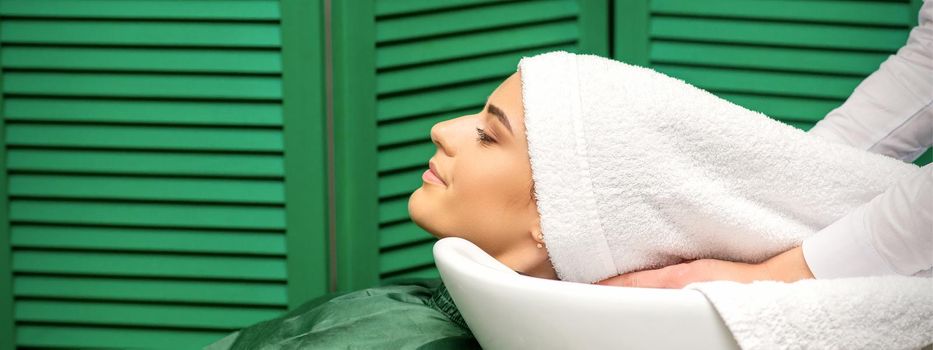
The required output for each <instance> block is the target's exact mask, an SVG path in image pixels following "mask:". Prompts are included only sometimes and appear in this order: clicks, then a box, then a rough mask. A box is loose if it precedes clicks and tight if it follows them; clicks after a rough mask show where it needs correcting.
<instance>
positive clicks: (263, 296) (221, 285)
mask: <svg viewBox="0 0 933 350" xmlns="http://www.w3.org/2000/svg"><path fill="white" fill-rule="evenodd" d="M13 294H14V295H15V296H16V297H18V298H21V297H28V298H57V299H81V300H117V301H146V302H183V303H224V304H249V305H270V306H285V305H286V304H287V302H288V300H287V293H286V290H285V284H284V283H261V282H223V281H181V280H157V279H127V278H120V279H117V278H94V277H86V276H82V277H57V276H28V275H27V276H23V275H19V276H14V277H13Z"/></svg>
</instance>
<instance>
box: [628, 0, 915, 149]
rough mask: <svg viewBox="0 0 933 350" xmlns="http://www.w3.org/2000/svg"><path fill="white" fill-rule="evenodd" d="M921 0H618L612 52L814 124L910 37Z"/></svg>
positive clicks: (799, 123)
mask: <svg viewBox="0 0 933 350" xmlns="http://www.w3.org/2000/svg"><path fill="white" fill-rule="evenodd" d="M919 5H920V1H913V2H911V1H796V0H761V1H747V0H710V1H692V0H616V1H615V6H616V11H615V23H616V27H615V35H616V38H617V39H616V50H615V52H614V55H615V57H616V58H618V59H621V60H623V61H627V62H631V63H634V64H639V65H645V66H650V67H652V68H654V69H657V70H658V71H661V72H664V73H666V74H669V75H671V76H674V77H677V78H681V79H684V80H685V81H687V82H689V83H691V84H694V85H696V86H698V87H700V88H703V89H706V90H709V91H711V92H713V93H715V94H717V95H718V96H720V97H722V98H725V99H727V100H730V101H733V102H735V103H737V104H739V105H742V106H745V107H747V108H749V109H753V110H756V111H761V112H763V113H765V114H767V115H769V116H771V117H774V118H775V119H778V120H780V121H783V122H785V123H788V124H790V125H793V126H795V127H798V128H801V129H803V130H808V129H809V128H810V127H812V126H813V124H815V123H816V122H817V121H819V120H820V119H822V118H823V117H824V116H825V115H826V114H827V113H829V112H830V111H831V110H832V109H834V108H836V107H838V106H839V105H841V104H842V102H844V101H845V99H846V98H847V97H848V96H849V95H850V94H851V93H852V90H853V89H855V87H856V86H857V85H858V83H859V82H861V81H862V79H864V78H865V77H866V76H868V75H869V74H871V73H872V72H874V71H875V70H877V69H878V66H879V65H880V64H881V62H883V61H884V60H885V59H886V58H887V57H888V56H889V55H891V54H893V53H894V52H896V51H897V49H898V48H900V47H901V46H903V45H904V43H905V42H906V40H907V35H908V33H909V31H910V28H911V27H912V26H914V25H916V22H917V10H918V9H919ZM929 156H930V154H929V153H928V154H927V155H925V156H924V159H926V158H929ZM920 161H921V162H923V161H924V160H923V159H921V160H920ZM925 162H929V160H926V161H925ZM925 162H924V163H925Z"/></svg>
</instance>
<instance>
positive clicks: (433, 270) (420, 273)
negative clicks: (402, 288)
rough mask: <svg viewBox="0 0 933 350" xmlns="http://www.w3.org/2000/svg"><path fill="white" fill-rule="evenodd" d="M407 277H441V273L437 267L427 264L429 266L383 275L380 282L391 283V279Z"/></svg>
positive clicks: (396, 279)
mask: <svg viewBox="0 0 933 350" xmlns="http://www.w3.org/2000/svg"><path fill="white" fill-rule="evenodd" d="M408 278H433V279H436V278H441V274H440V272H438V271H437V267H435V266H434V265H429V266H425V267H422V268H420V269H417V270H412V271H406V272H402V273H393V274H388V275H387V276H384V277H383V278H382V280H381V281H380V283H384V284H385V283H391V282H393V281H398V280H402V279H408Z"/></svg>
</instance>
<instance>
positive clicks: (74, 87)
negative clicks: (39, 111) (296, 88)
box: [3, 72, 282, 100]
mask: <svg viewBox="0 0 933 350" xmlns="http://www.w3.org/2000/svg"><path fill="white" fill-rule="evenodd" d="M3 92H4V93H8V94H23V95H55V96H104V97H145V98H217V99H265V100H268V99H276V100H277V99H281V98H282V79H281V78H279V77H267V76H238V75H227V76H200V75H162V74H129V73H48V72H41V73H40V72H4V74H3Z"/></svg>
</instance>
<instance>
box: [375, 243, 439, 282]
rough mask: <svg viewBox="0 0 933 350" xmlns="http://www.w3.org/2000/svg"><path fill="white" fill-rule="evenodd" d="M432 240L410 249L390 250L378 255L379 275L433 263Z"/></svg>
mask: <svg viewBox="0 0 933 350" xmlns="http://www.w3.org/2000/svg"><path fill="white" fill-rule="evenodd" d="M433 248H434V240H431V241H428V242H425V243H422V244H418V245H413V246H410V247H405V248H399V249H391V250H388V251H384V252H382V253H380V254H379V273H380V274H385V273H392V272H396V271H399V270H404V269H407V268H411V267H414V266H419V265H425V264H431V263H432V262H434V255H433V253H432V249H433Z"/></svg>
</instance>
